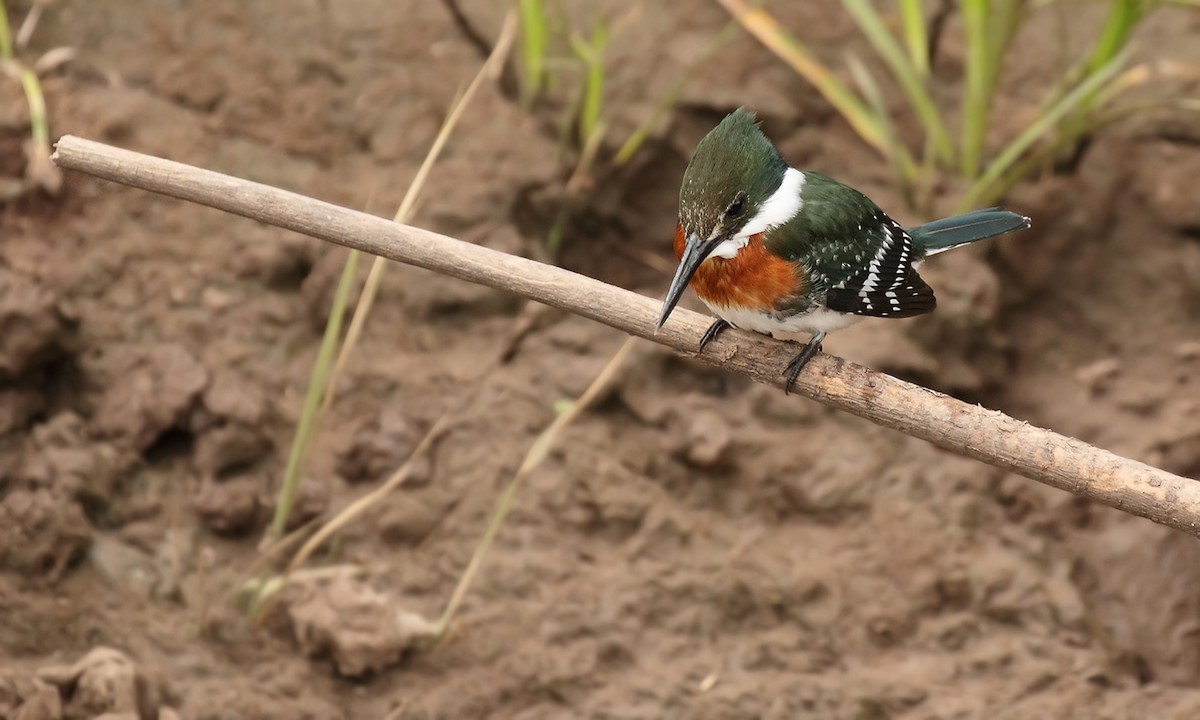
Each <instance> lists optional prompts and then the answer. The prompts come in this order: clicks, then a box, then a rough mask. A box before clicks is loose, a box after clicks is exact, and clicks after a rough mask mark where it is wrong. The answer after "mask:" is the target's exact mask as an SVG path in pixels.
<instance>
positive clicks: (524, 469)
mask: <svg viewBox="0 0 1200 720" xmlns="http://www.w3.org/2000/svg"><path fill="white" fill-rule="evenodd" d="M636 344H637V338H634V337H630V338H627V339H626V340H625V342H624V343H623V344H622V345H621V347H620V349H619V350H617V352H616V354H615V355H613V356H612V359H611V360H609V361H608V364H607V365H605V366H604V369H603V370H601V371H600V374H599V375H597V376H596V379H595V380H593V381H592V384H591V385H589V386H588V388H587V390H585V391H584V392H583V394H582V395H580V396H579V399H578V400H576V401H575V402H574V403H571V404H570V405H569V406H568V407H567V408H566V409H565V410H563V411H562V412H560V413H559V414H558V416H557V417H555V418H554V421H553V422H551V423H550V425H548V426H547V427H546V429H545V430H543V431H542V433H541V434H540V435H538V437H537V439H536V440H534V442H533V445H531V446H530V447H529V450H528V451H527V452H526V453H525V458H524V459H523V460H522V461H521V465H520V467H518V468H517V472H516V473H515V474H514V475H513V477H512V479H511V480H509V481H508V486H507V487H505V488H504V492H503V493H502V494H501V496H500V500H499V502H498V503H497V504H496V510H495V511H494V512H493V513H492V517H491V520H489V521H488V526H487V529H485V530H484V532H483V537H482V538H481V539H480V541H479V544H478V545H476V546H475V552H474V553H472V555H471V560H470V562H469V563H468V564H467V569H466V570H464V571H463V574H462V577H461V578H459V581H458V585H457V586H456V587H455V588H454V593H453V594H452V595H451V596H450V602H448V603H447V604H446V610H445V611H444V612H443V613H442V617H441V618H440V619H439V620H438V622H437V629H436V630H435V632H434V634H435V635H436V636H438V637H442V636H444V635H445V633H446V631H447V630H448V629H449V628H450V623H451V622H453V621H454V616H455V615H456V614H457V613H458V608H459V607H460V606H461V605H462V602H463V599H464V598H465V597H466V595H467V590H468V589H470V587H471V583H472V582H473V581H474V579H475V575H476V574H477V573H478V572H479V568H480V567H481V566H482V564H483V559H484V557H485V556H486V555H487V551H488V548H490V547H491V545H492V541H493V540H494V539H495V538H496V533H498V532H500V528H501V527H502V526H503V525H504V519H505V518H506V517H507V516H508V512H509V510H511V509H512V506H513V502H514V501H515V500H516V497H517V491H518V490H520V488H521V485H522V483H523V482H524V481H525V479H526V478H528V477H529V475H530V474H531V473H532V472H533V471H534V470H535V469H536V468H537V467H538V465H540V464H541V463H542V461H543V460H545V459H546V456H547V455H548V454H549V453H550V450H551V449H553V447H554V445H555V443H556V442H557V441H558V438H559V436H560V435H562V433H563V431H564V430H565V429H566V428H567V426H569V425H570V424H571V423H572V422H574V421H575V420H576V418H578V417H579V416H580V415H581V414H583V412H584V411H586V410H587V409H588V408H589V407H591V405H592V403H594V402H595V401H596V399H597V398H599V397H600V396H601V393H602V392H603V391H604V390H605V389H606V388H607V387H608V383H609V382H610V381H611V380H612V378H613V376H615V375H616V373H617V370H619V369H620V367H621V366H622V365H623V364H624V363H625V360H626V359H628V357H629V354H630V352H632V351H633V348H634V345H636Z"/></svg>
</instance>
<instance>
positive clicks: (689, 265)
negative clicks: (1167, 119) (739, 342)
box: [655, 108, 1030, 393]
mask: <svg viewBox="0 0 1200 720" xmlns="http://www.w3.org/2000/svg"><path fill="white" fill-rule="evenodd" d="M1029 226H1030V220H1029V218H1027V217H1025V216H1023V215H1020V214H1018V213H1015V212H1010V211H1008V210H1004V209H1001V208H998V207H993V208H986V209H982V210H975V211H973V212H968V213H966V214H964V215H956V216H954V217H948V218H943V219H941V220H935V221H933V222H930V223H927V224H924V225H918V226H916V227H910V228H907V229H905V228H903V227H901V226H900V224H899V223H897V222H896V221H895V220H893V219H892V218H890V217H889V216H888V215H887V214H886V213H884V211H883V210H881V209H880V207H879V206H878V205H877V204H875V202H873V201H872V200H871V199H870V198H868V197H867V196H866V195H863V194H862V193H861V192H859V191H858V190H855V189H854V188H852V187H850V186H848V185H845V184H843V183H841V182H839V181H837V180H834V179H833V178H831V177H827V176H825V175H822V174H820V173H817V172H812V171H807V170H799V169H797V168H794V167H791V166H790V165H789V164H788V162H787V161H786V160H785V159H784V157H783V155H782V154H781V153H780V152H779V150H778V149H777V148H776V147H775V146H774V144H772V143H771V141H770V140H769V139H768V138H767V136H766V135H765V134H764V133H763V131H762V129H761V127H760V126H759V122H758V120H757V117H756V116H755V115H754V113H752V112H750V111H749V110H747V109H745V108H738V109H737V110H735V111H734V112H732V113H730V114H729V115H728V116H726V117H725V119H723V120H722V121H721V122H720V123H719V124H718V125H717V126H716V127H714V128H713V129H712V130H710V131H709V133H708V134H707V135H705V136H704V138H703V139H701V140H700V142H699V143H698V144H697V145H696V149H695V151H694V152H693V154H692V158H691V160H690V161H689V162H688V165H687V169H686V170H685V171H684V174H683V182H682V184H681V186H680V190H679V222H678V224H677V226H676V228H675V241H674V250H675V257H676V259H677V260H678V261H679V265H678V267H677V269H676V271H675V275H674V277H673V278H672V280H671V284H670V288H669V289H668V290H667V294H666V297H665V299H664V301H663V306H662V314H661V315H660V317H659V320H658V325H657V327H656V330H655V331H656V332H657V331H658V330H661V329H662V327H663V325H664V324H665V323H666V321H667V319H668V318H669V317H670V315H671V313H672V311H674V309H675V306H676V305H678V303H679V300H680V298H681V297H682V296H683V292H684V290H685V289H686V288H687V286H688V285H689V283H690V284H691V287H692V289H693V290H694V291H695V293H696V295H697V296H699V298H700V300H702V301H703V302H704V304H705V305H707V306H708V309H709V310H711V311H712V312H713V314H715V315H716V316H717V320H716V321H715V322H713V323H712V325H711V326H709V328H708V330H707V331H706V332H705V333H704V335H703V336H702V337H701V338H700V344H699V351H700V352H703V351H704V348H705V346H706V345H708V343H710V342H711V341H712V340H713V339H715V338H716V337H717V336H718V335H719V334H720V333H721V332H723V331H725V330H727V329H729V328H730V327H736V328H740V329H743V330H750V331H754V332H758V333H762V334H765V335H771V336H776V335H779V334H784V335H790V334H793V333H806V334H808V335H809V336H811V340H809V342H808V344H807V345H805V346H804V349H803V351H801V352H800V354H799V355H797V356H796V357H795V358H794V359H792V360H791V362H789V363H788V364H787V366H786V367H785V368H784V373H783V374H784V375H785V377H786V382H785V383H784V392H785V393H787V392H789V391H790V390H791V388H792V386H793V385H794V384H795V382H796V378H797V377H799V375H800V371H801V370H803V369H804V366H805V364H807V363H808V361H809V360H810V359H812V357H813V356H814V355H815V354H816V353H818V352H820V350H821V344H822V342H823V341H824V339H825V337H826V335H828V334H829V333H831V332H834V331H835V330H839V329H841V328H844V327H847V326H849V325H851V324H853V323H855V322H857V321H859V320H861V319H862V318H864V317H878V318H906V317H913V316H915V315H923V314H925V313H928V312H932V311H933V309H934V308H935V307H936V305H937V301H936V300H935V298H934V294H933V289H932V288H930V287H929V285H927V284H926V283H925V281H924V280H922V279H921V276H920V275H918V274H917V266H918V265H919V264H920V263H921V261H922V260H924V259H925V258H927V257H929V256H930V255H935V254H937V253H940V252H943V251H945V250H950V249H952V248H956V247H959V246H962V245H967V244H969V243H973V242H976V241H979V240H984V239H986V238H990V237H995V236H997V235H1002V234H1004V233H1009V232H1013V231H1016V230H1023V229H1026V228H1028V227H1029Z"/></svg>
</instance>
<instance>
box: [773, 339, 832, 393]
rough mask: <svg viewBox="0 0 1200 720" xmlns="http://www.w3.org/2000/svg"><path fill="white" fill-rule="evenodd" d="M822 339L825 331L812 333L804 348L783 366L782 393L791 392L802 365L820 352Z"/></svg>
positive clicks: (802, 367)
mask: <svg viewBox="0 0 1200 720" xmlns="http://www.w3.org/2000/svg"><path fill="white" fill-rule="evenodd" d="M824 339H825V333H817V334H816V335H813V336H812V340H809V341H808V344H807V345H805V346H804V349H803V350H801V351H800V354H799V355H797V356H796V357H795V359H793V360H792V361H791V362H790V363H788V364H787V367H786V368H784V370H783V372H784V374H785V375H787V382H785V383H784V384H783V394H784V395H787V394H789V393H791V391H792V385H794V384H795V383H796V378H798V377H800V371H801V370H803V369H804V366H805V365H807V364H808V361H809V360H812V358H813V355H816V354H817V353H819V352H821V342H822V341H823V340H824Z"/></svg>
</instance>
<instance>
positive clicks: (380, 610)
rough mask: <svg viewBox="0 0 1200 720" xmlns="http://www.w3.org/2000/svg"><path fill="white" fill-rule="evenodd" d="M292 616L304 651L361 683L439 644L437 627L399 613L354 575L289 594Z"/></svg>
mask: <svg viewBox="0 0 1200 720" xmlns="http://www.w3.org/2000/svg"><path fill="white" fill-rule="evenodd" d="M287 595H288V596H289V597H286V598H285V600H284V602H285V603H286V604H287V606H286V613H287V617H288V619H289V620H290V621H291V623H292V628H293V632H294V633H295V638H296V642H297V644H299V646H300V649H301V651H303V652H304V654H305V655H308V656H309V657H326V656H327V657H329V658H331V659H332V660H333V663H334V666H335V667H336V668H337V671H338V673H340V674H341V675H346V676H349V677H359V676H362V675H366V674H368V673H374V672H379V671H380V670H383V669H385V668H388V667H390V666H392V665H395V664H396V663H398V662H399V661H400V659H401V658H402V657H403V656H404V653H405V652H406V651H408V650H410V649H417V648H420V647H423V646H425V645H426V644H428V643H429V642H431V641H432V640H433V638H434V631H435V629H436V628H435V624H434V623H431V622H430V621H428V620H426V619H425V618H423V617H422V616H420V615H418V614H416V613H413V612H410V611H408V610H404V609H403V608H400V607H397V604H396V602H395V601H394V600H393V599H392V598H389V597H388V596H387V595H385V594H383V593H381V592H379V591H377V590H375V589H373V588H371V587H368V586H367V584H366V583H365V582H364V581H363V580H361V579H359V578H357V577H355V576H354V575H353V574H352V573H351V572H345V573H339V574H337V575H335V576H333V578H332V579H325V580H320V579H318V580H314V581H312V582H311V583H308V584H303V585H296V584H295V583H293V586H292V587H291V588H289V590H288V592H287Z"/></svg>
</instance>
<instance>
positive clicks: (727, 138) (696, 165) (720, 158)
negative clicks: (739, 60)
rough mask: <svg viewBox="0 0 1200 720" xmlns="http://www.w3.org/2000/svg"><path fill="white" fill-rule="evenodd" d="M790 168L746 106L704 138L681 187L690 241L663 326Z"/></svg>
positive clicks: (681, 219)
mask: <svg viewBox="0 0 1200 720" xmlns="http://www.w3.org/2000/svg"><path fill="white" fill-rule="evenodd" d="M787 167H788V166H787V162H785V161H784V159H783V157H782V156H781V155H780V154H779V151H778V150H776V149H775V146H774V145H772V144H771V141H770V140H768V139H767V136H766V135H763V133H762V130H760V129H759V127H758V122H757V121H756V120H755V117H754V113H751V112H750V111H748V110H745V109H744V108H738V109H737V110H735V111H733V112H732V113H730V114H729V115H728V116H727V117H726V118H725V119H724V120H722V121H721V123H720V124H719V125H717V126H716V127H715V128H713V129H712V130H710V131H709V133H708V134H707V135H705V136H704V139H702V140H701V141H700V144H698V145H697V146H696V152H695V153H693V154H692V159H691V162H689V163H688V166H687V170H685V171H684V174H683V185H682V186H681V187H680V190H679V223H680V225H681V226H682V227H683V235H684V238H685V244H684V249H683V254H682V257H681V258H680V261H679V268H678V269H677V270H676V271H675V277H674V279H673V280H672V281H671V288H670V290H668V291H667V297H666V300H665V301H664V302H663V309H662V315H661V316H660V318H659V321H658V327H660V328H661V327H662V326H663V323H665V322H666V321H667V318H668V317H669V316H670V315H671V311H673V310H674V309H675V305H676V304H678V303H679V298H680V297H681V296H682V295H683V291H684V288H686V287H687V285H688V282H690V281H691V279H692V275H694V274H695V273H696V269H697V268H699V267H700V264H701V263H703V262H704V261H705V260H707V259H708V257H709V255H710V254H711V253H712V252H713V251H714V250H716V249H717V248H718V247H719V246H721V244H722V243H725V242H728V241H735V240H736V239H738V238H739V237H741V236H743V235H745V234H747V232H746V231H747V230H748V229H752V228H750V227H749V226H750V225H751V223H752V221H753V220H754V218H755V217H756V216H757V215H758V212H759V210H760V209H762V206H763V205H764V204H765V203H766V202H767V201H768V200H769V199H770V198H771V196H772V194H773V193H774V192H775V190H776V189H778V188H779V186H780V184H781V183H782V182H783V176H784V173H785V172H786V171H787ZM757 232H761V230H758V231H757ZM750 234H752V233H750Z"/></svg>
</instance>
